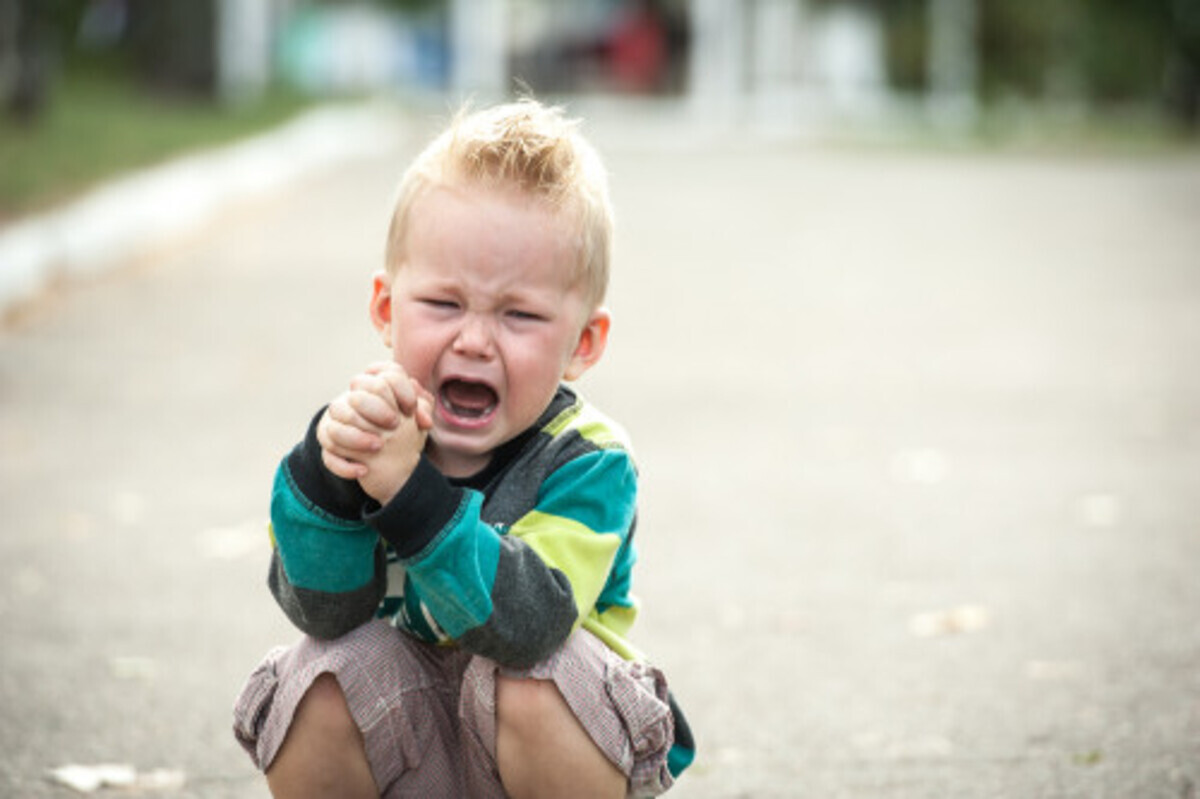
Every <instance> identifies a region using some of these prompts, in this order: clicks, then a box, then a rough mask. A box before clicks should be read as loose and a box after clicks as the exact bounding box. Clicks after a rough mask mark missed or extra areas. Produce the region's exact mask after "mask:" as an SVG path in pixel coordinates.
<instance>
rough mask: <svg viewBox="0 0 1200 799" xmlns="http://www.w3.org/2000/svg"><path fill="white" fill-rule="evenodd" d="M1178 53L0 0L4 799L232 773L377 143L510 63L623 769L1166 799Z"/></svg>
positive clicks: (349, 362)
mask: <svg viewBox="0 0 1200 799" xmlns="http://www.w3.org/2000/svg"><path fill="white" fill-rule="evenodd" d="M1198 48H1200V0H1138V1H1137V2H1132V1H1129V0H874V2H871V1H869V0H659V2H649V1H644V2H635V1H634V0H560V1H559V2H552V1H551V0H404V1H402V0H390V1H389V2H382V1H380V2H350V1H349V0H343V1H342V2H301V1H300V0H0V311H3V313H4V318H3V320H2V322H0V797H8V796H12V797H22V799H41V798H42V797H48V798H51V799H58V798H59V797H66V796H72V795H76V793H75V791H77V790H83V789H84V788H85V787H86V786H87V785H89V784H91V785H92V788H93V789H98V790H107V791H108V793H109V794H114V795H126V794H125V793H121V791H122V790H125V791H128V790H130V789H133V790H136V791H139V792H140V793H139V794H138V795H144V796H169V797H178V798H182V797H203V799H214V798H220V797H229V798H230V799H263V798H264V797H265V796H266V789H265V786H264V784H263V781H262V780H261V778H260V777H259V775H257V774H256V773H255V772H254V770H253V769H252V768H251V766H250V763H249V760H248V759H247V758H245V757H244V755H243V754H242V753H241V752H240V750H239V749H238V747H237V744H236V743H235V741H234V739H233V736H232V735H231V732H230V707H231V704H232V701H233V697H234V696H235V695H236V693H237V691H238V688H239V687H240V685H241V684H242V681H243V680H244V678H245V676H246V674H247V672H248V671H249V670H250V669H251V668H252V667H253V665H254V664H255V663H256V662H257V661H258V659H259V658H260V657H261V656H262V654H263V653H264V652H265V651H266V650H267V649H268V648H269V647H270V646H273V645H276V644H282V643H286V642H289V641H291V640H293V639H294V637H295V634H296V633H295V630H294V629H293V628H292V627H291V626H290V625H289V624H288V622H287V621H286V619H284V618H283V616H282V614H281V613H280V612H279V611H278V609H277V608H276V607H275V606H274V604H273V602H272V600H271V598H270V596H269V594H268V592H267V589H266V587H265V585H264V583H265V570H266V564H267V560H268V558H269V544H268V541H267V537H266V534H265V527H266V515H267V505H268V500H269V497H268V493H269V488H270V479H271V476H272V474H273V473H274V469H275V468H276V466H277V464H278V462H279V459H280V458H281V457H282V456H283V454H284V453H286V452H287V451H288V450H289V449H290V448H291V447H292V446H293V445H294V443H295V441H296V440H297V438H298V436H299V435H300V433H301V432H302V430H303V429H304V427H305V425H306V424H307V423H308V421H309V419H310V418H311V415H312V413H313V411H314V410H315V409H316V408H317V407H319V406H320V404H321V403H323V402H327V401H328V400H329V398H330V397H331V396H333V395H335V394H336V393H337V392H338V391H340V390H341V387H342V386H343V385H344V383H345V380H346V379H347V378H348V377H349V376H350V375H351V374H352V373H354V372H355V371H357V369H359V368H360V367H361V365H363V364H366V363H369V362H371V361H374V360H376V359H378V358H379V357H381V356H383V355H384V354H385V352H384V350H383V349H382V348H381V347H380V345H379V342H378V340H377V338H376V336H375V335H374V333H373V331H372V329H371V327H370V324H369V322H368V320H367V316H366V314H365V313H364V310H365V304H366V300H367V296H368V290H369V276H370V274H371V273H372V271H373V270H375V269H376V268H378V266H379V264H380V258H381V253H382V249H383V238H384V233H385V230H386V222H387V219H386V217H387V211H388V208H389V203H390V200H391V196H392V191H393V189H394V186H395V182H396V180H397V178H398V177H399V174H400V172H401V170H402V169H403V167H404V165H405V164H406V163H408V161H409V160H410V159H411V158H412V156H413V155H414V154H415V153H416V152H417V151H418V148H419V147H420V146H421V145H422V144H423V143H424V142H425V141H427V140H428V138H429V136H430V135H431V134H432V133H433V132H435V131H436V130H437V129H438V128H439V127H440V125H441V124H442V123H443V122H444V121H445V120H446V118H447V117H448V116H449V115H450V114H452V113H453V111H454V109H455V108H457V107H458V105H459V103H460V102H461V101H462V100H463V99H464V98H474V101H475V102H476V103H477V104H483V103H486V102H490V101H491V100H493V99H497V98H501V97H507V96H510V95H512V94H513V93H514V92H519V91H532V92H533V93H535V94H536V95H538V96H539V97H542V98H545V99H548V100H551V101H554V102H559V103H563V104H565V105H566V106H567V108H568V111H569V113H571V114H573V115H578V116H580V117H582V118H583V119H584V126H583V129H584V131H585V133H587V134H588V135H589V136H591V137H592V139H593V140H594V141H595V142H596V143H597V144H598V146H599V148H600V150H601V152H602V154H603V155H604V158H605V161H606V164H607V166H608V167H609V170H610V174H611V179H612V188H613V196H614V200H615V205H616V210H617V217H618V226H617V231H618V233H617V240H616V258H615V267H614V275H613V281H612V286H611V291H610V296H609V303H610V305H611V307H612V310H613V313H614V319H615V323H614V328H613V334H612V337H611V341H610V344H609V348H608V350H607V352H606V355H605V359H604V362H603V363H602V364H601V365H600V366H599V367H598V368H597V369H595V370H593V371H592V372H591V373H589V375H588V376H587V378H586V379H585V380H584V381H583V389H584V391H585V392H586V393H587V395H588V396H589V397H590V398H591V399H593V400H594V401H595V402H596V403H597V404H598V405H599V406H600V407H602V408H603V409H605V410H606V411H607V412H608V413H610V414H611V415H613V416H614V417H615V418H616V419H618V420H619V421H620V422H621V423H622V424H623V425H624V426H625V427H626V428H627V429H628V430H629V431H630V433H631V435H632V437H633V440H634V442H635V444H636V447H637V455H638V462H639V468H640V469H641V472H642V475H643V478H644V479H643V482H642V487H641V507H640V512H641V514H642V515H641V517H640V523H639V532H638V536H639V545H640V558H641V559H640V561H639V572H638V575H637V585H636V588H637V591H638V593H639V595H640V596H641V597H642V598H643V600H644V603H645V604H644V608H643V612H642V614H641V616H640V617H639V622H638V627H637V629H636V630H635V634H636V638H637V642H638V643H639V644H640V645H641V646H642V647H644V648H645V649H646V650H647V651H648V652H650V654H651V655H652V656H653V657H654V658H655V660H656V661H657V662H659V663H660V664H661V665H663V666H664V667H665V669H666V671H667V672H668V674H669V675H670V677H671V680H672V685H673V687H674V689H675V691H676V692H677V694H678V696H679V697H680V699H681V701H682V703H683V704H684V707H685V708H686V710H687V712H688V714H689V716H690V718H691V721H692V724H693V726H694V728H695V731H696V734H697V737H698V739H699V757H698V759H697V762H696V764H695V765H694V766H693V768H692V769H691V770H690V771H689V772H688V773H687V775H686V776H685V777H684V779H683V780H682V781H681V783H680V785H679V787H678V788H677V790H676V791H675V793H673V794H671V795H672V796H679V797H680V798H681V799H684V798H685V797H692V798H693V799H696V798H701V799H729V798H731V797H751V796H752V797H756V799H761V798H762V797H797V796H799V797H813V799H830V797H853V799H863V797H881V798H886V799H898V798H899V799H904V798H905V797H913V799H940V798H941V797H945V796H955V797H968V798H969V797H980V798H981V799H982V798H983V797H987V798H988V799H994V797H1019V798H1020V799H1025V797H1053V798H1056V799H1057V798H1059V797H1062V798H1063V799H1066V798H1068V797H1069V798H1071V799H1075V798H1076V797H1078V798H1079V799H1082V798H1083V797H1087V799H1110V798H1111V799H1128V798H1129V797H1139V799H1140V798H1141V797H1153V798H1154V799H1194V797H1195V796H1196V795H1197V791H1198V790H1200V668H1197V664H1200V580H1198V579H1197V570H1198V566H1200V369H1197V365H1198V364H1200V147H1198V145H1200V130H1198V119H1197V114H1198V108H1197V104H1198V102H1200V89H1198V85H1200V72H1198V70H1200V49H1198ZM105 764H117V765H122V766H123V768H122V769H117V770H113V769H111V768H108V769H106V767H105ZM69 767H77V768H75V769H74V770H71V769H70V768H69ZM104 779H107V780H109V781H110V782H111V783H113V784H114V786H115V787H111V788H108V789H99V788H98V785H99V783H100V782H101V781H103V780H104ZM72 780H74V781H73V782H72ZM89 780H90V783H89ZM69 784H73V785H75V786H76V787H75V788H72V787H69ZM80 786H84V787H80Z"/></svg>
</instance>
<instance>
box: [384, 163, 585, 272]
mask: <svg viewBox="0 0 1200 799" xmlns="http://www.w3.org/2000/svg"><path fill="white" fill-rule="evenodd" d="M574 216H575V215H574V214H571V213H569V212H567V211H566V209H563V208H561V207H557V206H555V205H552V204H551V203H549V202H547V201H545V200H544V199H542V198H540V197H537V196H535V195H530V194H529V193H527V192H522V191H520V190H517V189H514V188H508V187H504V188H493V187H483V186H475V185H458V184H451V185H438V186H431V187H429V188H428V189H427V190H426V191H425V192H422V194H421V196H420V197H419V198H417V199H416V201H415V202H414V203H413V207H412V209H411V214H410V218H409V224H408V226H407V227H408V230H407V232H406V236H405V238H406V239H407V241H406V242H405V244H406V246H405V248H404V249H405V250H406V256H407V257H406V258H405V259H404V260H405V261H407V262H409V264H410V265H422V266H426V267H431V266H446V267H449V266H455V265H460V266H461V265H468V264H470V265H476V266H479V265H490V266H492V267H494V268H503V267H506V266H507V267H516V266H523V267H526V268H534V269H537V270H538V271H546V272H556V273H561V277H562V279H564V280H569V281H571V282H574V281H576V280H578V279H579V278H580V272H581V269H580V261H581V251H580V236H579V232H578V224H577V222H576V220H575V218H574Z"/></svg>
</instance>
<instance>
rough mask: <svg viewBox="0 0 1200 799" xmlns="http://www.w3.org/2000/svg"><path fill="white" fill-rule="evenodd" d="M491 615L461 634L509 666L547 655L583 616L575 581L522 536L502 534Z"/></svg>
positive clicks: (471, 646)
mask: <svg viewBox="0 0 1200 799" xmlns="http://www.w3.org/2000/svg"><path fill="white" fill-rule="evenodd" d="M495 586H496V588H495V590H494V591H493V593H492V615H491V616H490V617H489V618H488V620H487V622H486V623H485V624H483V625H481V626H479V627H476V628H474V629H472V630H468V631H467V632H466V633H464V634H463V635H462V636H461V637H460V638H459V639H458V644H459V645H460V646H462V647H463V648H464V649H466V650H468V651H470V652H474V653H475V654H478V655H482V656H484V657H486V658H489V659H491V660H494V661H496V662H497V663H499V664H500V665H502V666H508V667H510V668H517V669H520V668H528V667H530V666H532V665H534V664H535V663H538V662H540V661H542V660H545V659H546V658H547V657H549V656H550V654H551V653H552V652H554V650H555V649H557V648H558V647H559V646H561V645H562V643H563V641H565V640H567V636H568V635H570V634H571V628H572V627H573V626H574V624H575V622H576V620H577V619H578V617H579V611H578V609H577V608H576V607H575V594H574V592H573V591H572V590H571V581H570V580H569V579H567V576H566V575H565V574H563V573H562V572H561V571H559V570H558V569H551V568H547V566H546V564H545V562H543V561H542V559H541V557H540V556H538V554H537V553H536V552H534V551H533V550H532V549H530V548H529V547H528V546H527V545H526V544H525V543H524V542H522V541H519V540H516V539H512V538H508V537H507V536H505V537H503V538H501V539H500V561H499V563H498V564H497V566H496V581H495Z"/></svg>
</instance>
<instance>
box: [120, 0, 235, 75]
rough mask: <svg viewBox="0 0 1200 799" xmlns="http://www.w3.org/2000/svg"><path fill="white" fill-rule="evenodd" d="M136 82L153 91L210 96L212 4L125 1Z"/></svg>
mask: <svg viewBox="0 0 1200 799" xmlns="http://www.w3.org/2000/svg"><path fill="white" fill-rule="evenodd" d="M126 1H127V2H128V5H129V25H130V28H129V45H130V47H131V53H132V55H133V60H134V63H135V65H136V69H137V72H138V76H139V78H140V79H141V80H142V81H144V82H145V83H146V84H147V85H149V86H151V87H152V88H154V89H157V90H159V91H163V92H167V93H172V94H190V95H199V96H205V97H211V96H214V94H215V92H216V86H217V65H216V52H217V48H216V44H215V37H216V21H217V20H216V2H215V0H126Z"/></svg>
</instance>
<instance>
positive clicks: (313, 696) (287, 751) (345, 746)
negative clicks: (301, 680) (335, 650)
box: [267, 672, 379, 799]
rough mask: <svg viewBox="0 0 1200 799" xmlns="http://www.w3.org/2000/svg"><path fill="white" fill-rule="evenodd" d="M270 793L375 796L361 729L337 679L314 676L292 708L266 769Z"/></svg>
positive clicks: (375, 789) (375, 797)
mask: <svg viewBox="0 0 1200 799" xmlns="http://www.w3.org/2000/svg"><path fill="white" fill-rule="evenodd" d="M267 784H268V785H269V786H270V788H271V795H272V796H275V797H277V798H279V799H282V797H325V796H345V797H363V799H378V797H379V789H378V788H376V787H375V778H374V777H372V776H371V768H370V765H369V764H368V763H367V754H366V750H365V749H364V747H363V737H362V733H360V732H359V730H358V726H357V725H356V724H355V723H354V719H353V717H351V715H350V708H349V707H347V705H346V697H345V696H344V695H343V694H342V689H341V686H340V685H338V682H337V679H336V678H335V677H334V676H333V675H332V674H329V673H328V672H326V673H325V674H322V675H321V676H320V677H317V679H315V680H314V681H313V683H312V685H311V686H310V687H309V689H308V692H307V693H306V694H305V695H304V699H302V700H301V701H300V704H299V705H298V706H297V707H296V715H295V716H294V717H293V719H292V724H291V727H290V728H289V730H288V733H287V737H286V738H284V741H283V746H282V747H281V748H280V749H279V754H277V755H276V756H275V760H274V762H272V763H271V767H270V768H269V769H268V770H267Z"/></svg>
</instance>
